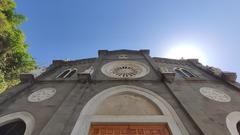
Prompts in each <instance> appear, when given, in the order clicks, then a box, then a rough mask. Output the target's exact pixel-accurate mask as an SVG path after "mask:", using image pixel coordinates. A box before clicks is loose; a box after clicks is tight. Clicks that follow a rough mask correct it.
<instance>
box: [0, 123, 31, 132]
mask: <svg viewBox="0 0 240 135" xmlns="http://www.w3.org/2000/svg"><path fill="white" fill-rule="evenodd" d="M25 130H26V124H25V123H24V121H22V120H16V121H14V122H10V123H8V124H5V125H2V126H0V135H24V133H25Z"/></svg>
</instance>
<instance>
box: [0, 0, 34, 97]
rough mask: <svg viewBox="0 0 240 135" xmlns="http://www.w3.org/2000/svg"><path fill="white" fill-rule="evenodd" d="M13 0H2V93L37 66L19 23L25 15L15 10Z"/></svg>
mask: <svg viewBox="0 0 240 135" xmlns="http://www.w3.org/2000/svg"><path fill="white" fill-rule="evenodd" d="M15 8H16V3H15V2H14V1H13V0H0V93H1V92H2V91H4V90H5V89H7V88H9V87H12V86H14V85H16V84H18V83H19V82H20V80H19V75H20V73H23V72H29V71H31V70H33V69H35V68H36V62H35V61H34V59H33V58H32V56H31V55H30V54H29V52H28V45H27V44H26V43H25V36H24V33H23V32H22V31H21V30H20V29H19V25H20V24H22V23H23V22H24V21H25V17H24V16H23V15H20V14H18V13H16V12H15Z"/></svg>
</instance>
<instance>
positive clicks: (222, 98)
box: [200, 87, 231, 102]
mask: <svg viewBox="0 0 240 135" xmlns="http://www.w3.org/2000/svg"><path fill="white" fill-rule="evenodd" d="M200 93H201V94H202V95H203V96H205V97H207V98H209V99H211V100H214V101H218V102H230V101H231V97H230V96H228V95H227V94H225V93H224V92H222V91H220V90H217V89H214V88H209V87H203V88H201V89H200Z"/></svg>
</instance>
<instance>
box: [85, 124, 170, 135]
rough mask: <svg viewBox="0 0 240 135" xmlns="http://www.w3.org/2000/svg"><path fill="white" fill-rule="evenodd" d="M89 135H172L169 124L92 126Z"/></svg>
mask: <svg viewBox="0 0 240 135" xmlns="http://www.w3.org/2000/svg"><path fill="white" fill-rule="evenodd" d="M89 135H171V133H170V131H169V128H168V126H167V124H157V125H92V126H91V129H90V133H89Z"/></svg>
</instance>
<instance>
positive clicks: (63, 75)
mask: <svg viewBox="0 0 240 135" xmlns="http://www.w3.org/2000/svg"><path fill="white" fill-rule="evenodd" d="M70 72H71V69H67V70H65V71H63V72H62V73H61V74H59V75H58V76H57V77H56V78H65V76H66V75H68V74H69V73H70Z"/></svg>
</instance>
